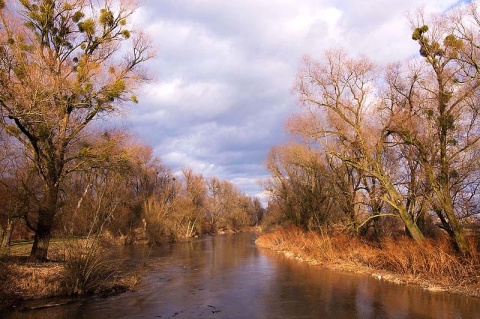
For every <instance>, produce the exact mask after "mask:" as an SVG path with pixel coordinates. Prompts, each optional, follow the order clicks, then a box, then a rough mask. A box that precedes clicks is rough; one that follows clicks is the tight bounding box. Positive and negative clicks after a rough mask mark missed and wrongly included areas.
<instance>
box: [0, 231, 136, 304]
mask: <svg viewBox="0 0 480 319" xmlns="http://www.w3.org/2000/svg"><path fill="white" fill-rule="evenodd" d="M31 244H32V243H31V242H23V243H17V244H15V245H13V246H10V247H8V248H3V249H2V251H1V256H0V312H1V311H3V310H5V309H7V308H9V307H12V306H15V305H17V304H19V303H20V302H22V301H26V300H35V299H45V298H52V297H62V296H80V295H84V296H88V295H92V294H95V295H112V294H117V293H120V292H124V291H127V290H131V289H133V288H134V286H135V284H136V283H137V281H138V275H137V274H135V273H133V272H131V271H125V270H123V269H121V267H120V265H121V261H120V260H115V259H114V256H112V255H110V254H108V252H107V250H106V249H104V248H101V247H100V246H98V247H97V246H96V244H94V243H92V242H91V241H87V240H76V241H74V242H72V241H69V242H68V243H66V242H65V240H57V241H55V240H54V241H53V242H52V243H51V247H50V251H49V260H50V261H48V262H32V261H30V260H29V258H28V255H29V251H30V249H31ZM7 249H8V251H7Z"/></svg>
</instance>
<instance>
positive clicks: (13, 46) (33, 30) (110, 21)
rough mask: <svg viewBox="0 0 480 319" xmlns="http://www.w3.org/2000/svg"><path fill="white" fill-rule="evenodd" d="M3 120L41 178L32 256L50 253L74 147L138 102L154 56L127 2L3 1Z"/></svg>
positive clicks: (0, 65)
mask: <svg viewBox="0 0 480 319" xmlns="http://www.w3.org/2000/svg"><path fill="white" fill-rule="evenodd" d="M0 5H1V8H0V9H1V10H0V22H1V25H0V51H1V54H0V112H1V113H0V114H1V121H0V123H1V125H2V127H3V129H4V130H5V131H6V132H8V133H9V134H10V135H12V136H14V137H15V138H17V139H18V140H19V141H20V142H21V143H22V144H23V146H24V148H25V150H26V151H27V152H28V154H29V157H30V159H31V160H32V162H33V163H34V164H35V166H36V169H37V172H38V175H39V176H40V177H41V179H42V181H43V188H44V197H43V200H42V201H41V203H40V205H39V207H38V218H37V221H36V223H35V225H32V226H33V228H34V231H35V241H34V244H33V247H32V251H31V257H32V258H34V259H39V260H45V259H47V253H48V247H49V242H50V237H51V232H52V227H53V224H54V222H55V219H56V216H57V212H58V210H59V207H60V205H61V198H60V189H61V184H62V181H63V179H64V177H65V176H66V175H67V174H68V173H69V172H70V171H72V169H73V168H72V167H71V166H70V165H71V163H72V161H73V160H74V159H76V158H78V157H79V156H81V153H79V152H78V149H76V148H74V147H72V145H73V144H75V143H74V142H75V140H76V139H77V138H78V137H79V134H80V132H82V131H83V130H84V128H85V127H86V126H87V125H89V124H90V123H91V122H92V121H93V120H94V119H96V118H98V117H101V116H104V115H107V114H109V113H111V112H113V111H115V110H117V109H118V107H119V105H120V104H121V102H126V101H130V100H133V101H136V97H135V96H134V95H133V93H132V90H134V89H135V87H136V86H137V85H138V83H140V82H141V81H143V80H145V79H146V78H145V76H144V72H143V70H142V69H141V68H140V65H141V64H142V63H143V62H145V61H146V60H148V59H149V58H150V57H151V56H152V55H151V52H150V51H149V44H148V41H147V40H146V38H145V36H144V35H142V34H141V33H138V32H135V31H132V30H129V29H128V24H127V22H128V19H129V18H130V17H131V15H132V13H133V12H134V9H135V7H134V6H132V5H131V3H129V2H128V1H112V0H102V1H95V2H93V1H89V0H45V1H29V0H21V1H19V2H18V3H17V1H8V2H4V1H1V3H0Z"/></svg>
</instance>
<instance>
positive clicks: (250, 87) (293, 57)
mask: <svg viewBox="0 0 480 319" xmlns="http://www.w3.org/2000/svg"><path fill="white" fill-rule="evenodd" d="M426 3H427V5H429V6H430V7H433V6H435V5H438V6H439V8H444V7H446V6H448V5H453V4H454V3H455V1H448V0H442V1H441V4H437V3H438V2H437V1H434V0H430V1H426ZM416 5H417V3H416V2H415V3H414V1H413V0H407V1H404V2H391V1H388V3H387V1H386V0H376V1H353V0H352V1H336V0H328V1H327V0H324V1H318V0H298V1H293V0H279V1H275V2H273V1H270V0H242V1H240V0H238V1H237V0H233V1H224V0H209V1H207V0H204V1H201V0H162V1H154V0H145V1H144V2H143V7H142V9H141V10H140V12H139V14H138V16H137V21H136V23H138V24H141V25H142V28H143V29H145V30H146V31H147V32H148V33H150V34H151V36H152V38H153V40H154V43H155V45H156V46H158V57H157V58H156V59H155V60H152V61H151V63H150V64H149V66H148V68H149V69H150V70H151V72H152V73H154V74H156V81H154V82H153V83H150V84H148V85H147V86H146V87H145V88H144V89H143V92H142V93H141V94H139V98H140V103H139V104H138V105H136V106H134V107H132V108H131V110H130V112H129V113H130V115H129V118H128V121H129V122H130V125H131V126H132V128H133V130H134V131H136V132H138V135H139V136H141V137H142V139H144V140H145V142H146V143H149V144H150V145H152V146H153V148H154V150H155V153H156V155H158V156H159V157H161V158H162V159H163V160H164V162H165V163H167V164H168V165H170V166H172V168H173V169H176V170H178V169H180V168H181V167H182V166H189V167H192V168H193V169H196V170H198V172H199V173H203V174H204V175H205V176H214V175H215V176H217V177H219V178H222V179H228V180H230V181H232V182H234V183H235V184H236V185H237V186H238V187H240V188H241V190H243V191H244V192H246V193H248V194H250V195H255V194H258V195H261V193H262V189H261V188H260V187H259V186H258V185H257V182H256V180H258V179H263V178H265V177H266V176H268V172H267V171H266V170H265V168H264V167H263V161H264V158H265V156H266V154H267V152H268V150H269V148H270V147H271V146H273V145H276V144H279V143H281V142H283V141H285V140H286V135H285V133H284V129H283V124H284V121H285V120H286V118H287V117H288V116H289V115H290V114H292V112H294V111H295V110H296V107H295V104H296V101H295V97H294V96H293V95H292V94H291V87H292V85H293V82H294V79H295V74H296V72H297V66H298V64H299V61H300V59H301V57H302V55H303V54H306V53H307V54H311V55H313V56H318V55H320V54H321V52H322V50H323V49H325V48H329V47H332V46H339V45H342V46H344V47H346V48H347V49H349V50H352V51H353V52H358V53H366V54H368V55H369V56H372V57H373V58H378V59H379V60H381V61H388V60H389V59H392V58H395V59H399V58H403V57H405V56H406V55H408V54H412V52H413V53H415V52H416V51H415V50H416V48H415V44H414V43H411V42H413V41H411V40H410V35H409V30H408V25H407V24H408V23H407V21H406V19H405V18H404V13H405V12H406V11H407V10H408V9H413V8H414V6H416Z"/></svg>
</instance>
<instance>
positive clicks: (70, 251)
mask: <svg viewBox="0 0 480 319" xmlns="http://www.w3.org/2000/svg"><path fill="white" fill-rule="evenodd" d="M106 252H107V251H106V249H105V248H103V247H102V246H101V244H100V242H99V240H98V239H86V240H73V241H70V242H69V243H68V245H67V248H66V251H65V273H64V283H65V286H66V289H67V292H68V293H69V294H71V295H81V294H88V293H98V292H100V291H101V290H103V289H104V288H105V285H106V283H107V282H108V281H111V278H112V276H113V275H114V274H115V272H116V269H115V268H113V267H112V264H114V263H112V261H111V260H109V258H107V254H106Z"/></svg>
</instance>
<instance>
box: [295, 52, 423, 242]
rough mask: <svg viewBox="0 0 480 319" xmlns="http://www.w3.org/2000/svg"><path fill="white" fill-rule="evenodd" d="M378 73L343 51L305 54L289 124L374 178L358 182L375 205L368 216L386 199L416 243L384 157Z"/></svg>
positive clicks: (367, 62) (411, 223) (412, 225)
mask: <svg viewBox="0 0 480 319" xmlns="http://www.w3.org/2000/svg"><path fill="white" fill-rule="evenodd" d="M378 77H379V73H378V71H377V69H376V66H375V65H374V64H373V63H372V62H371V61H370V60H369V59H367V58H352V57H349V56H348V54H347V53H346V52H344V51H343V50H331V51H327V52H325V54H324V56H323V57H322V60H321V61H315V60H312V59H310V58H306V59H305V60H304V63H303V65H302V67H301V69H300V72H299V74H298V77H297V83H296V87H295V89H296V91H297V93H298V96H299V99H300V102H301V104H302V106H303V107H304V109H305V112H304V113H303V114H302V115H299V116H298V117H297V119H295V120H294V121H293V122H292V123H291V124H290V126H291V131H292V132H293V133H295V134H298V135H300V136H303V137H306V138H308V139H311V140H312V141H314V142H316V143H318V144H319V145H320V149H321V150H322V151H323V152H325V153H326V154H327V155H328V156H332V157H334V158H337V159H338V160H340V161H342V162H343V163H344V164H346V165H348V166H349V167H353V168H355V169H356V170H357V171H358V172H359V174H360V175H361V176H368V178H369V179H370V180H372V181H374V182H375V185H376V186H375V187H371V186H372V185H373V184H372V185H370V186H368V185H367V184H366V183H364V185H363V187H364V188H365V190H366V191H367V192H369V194H368V195H369V196H370V197H371V198H372V199H374V200H375V203H374V202H373V201H372V204H375V205H372V209H373V208H374V207H373V206H377V207H378V209H374V212H373V213H374V216H373V218H377V217H379V216H380V215H383V214H379V212H378V211H377V212H375V210H380V209H381V204H382V202H385V203H387V204H388V205H389V206H390V207H391V211H392V213H389V215H391V214H393V215H395V216H398V217H399V218H400V219H401V220H402V222H403V223H404V225H405V227H406V228H407V230H408V232H409V233H410V235H411V236H412V238H413V239H414V240H415V241H416V242H418V243H422V242H423V240H424V235H423V233H422V232H421V230H420V229H419V228H418V226H417V224H416V223H415V221H414V219H413V218H412V216H411V215H410V214H409V212H408V210H407V207H406V199H405V196H404V194H403V192H402V190H403V188H402V186H401V185H399V184H398V183H397V180H396V179H395V176H394V168H393V169H392V167H390V166H389V165H388V162H387V158H386V154H387V153H388V145H387V141H386V135H385V134H384V127H383V126H382V125H381V121H380V118H379V117H378V114H379V113H381V106H382V105H381V103H380V99H379V90H378V83H377V82H376V79H378ZM365 180H366V179H365ZM367 186H368V187H367ZM370 191H373V193H370Z"/></svg>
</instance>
